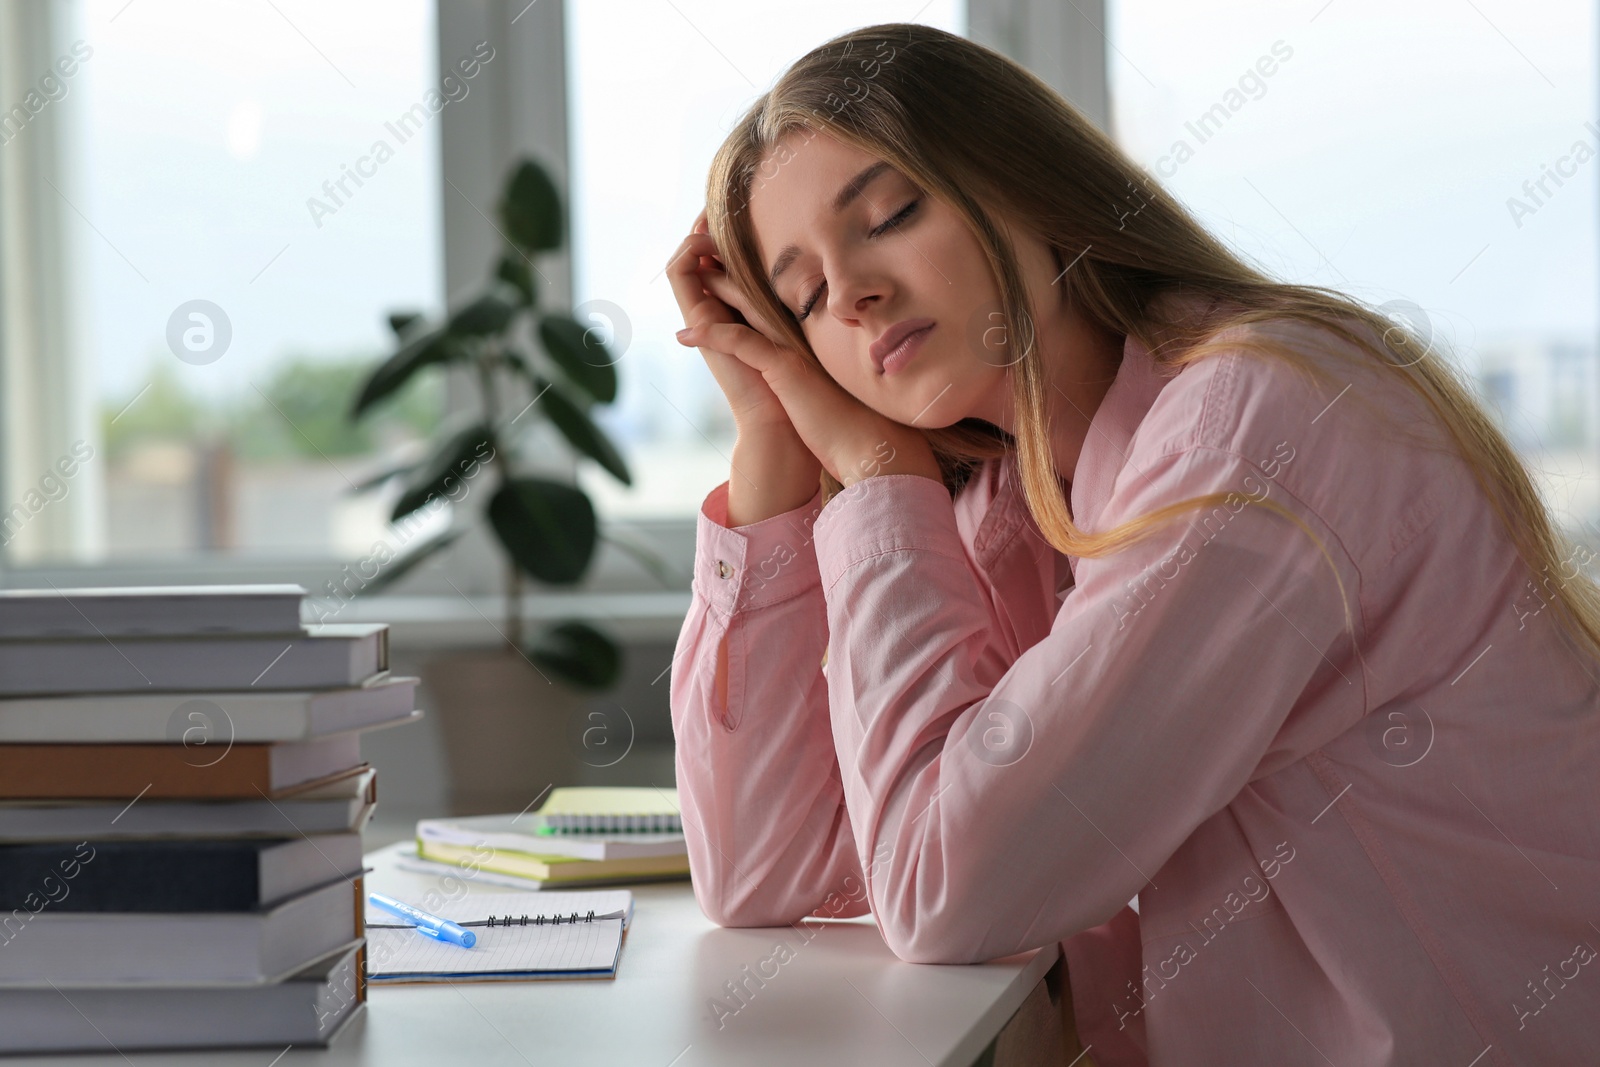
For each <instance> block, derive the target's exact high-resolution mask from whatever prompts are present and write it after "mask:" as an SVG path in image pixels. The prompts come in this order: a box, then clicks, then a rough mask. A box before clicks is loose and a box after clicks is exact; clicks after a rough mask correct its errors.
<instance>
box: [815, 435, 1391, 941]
mask: <svg viewBox="0 0 1600 1067" xmlns="http://www.w3.org/2000/svg"><path fill="white" fill-rule="evenodd" d="M1142 466H1143V469H1142V470H1141V472H1140V475H1139V477H1137V478H1130V479H1128V481H1127V482H1126V483H1125V484H1124V485H1123V486H1120V487H1119V489H1118V490H1117V491H1115V492H1114V493H1113V496H1112V499H1111V501H1110V502H1109V503H1108V505H1107V507H1106V510H1105V513H1104V514H1103V515H1102V516H1101V517H1100V519H1099V521H1097V523H1096V524H1095V529H1097V530H1105V529H1109V528H1111V527H1112V526H1113V525H1117V524H1120V523H1121V522H1123V521H1126V520H1127V519H1130V518H1135V517H1138V516H1140V515H1144V514H1147V513H1149V512H1151V511H1153V510H1155V509H1156V508H1159V507H1162V506H1165V505H1168V504H1172V503H1177V502H1180V501H1184V500H1187V499H1189V498H1191V497H1194V496H1199V495H1202V494H1207V493H1216V492H1221V493H1229V492H1231V493H1233V494H1235V496H1234V497H1232V498H1230V503H1229V504H1227V505H1224V506H1220V507H1217V508H1208V509H1204V510H1196V511H1190V512H1187V513H1185V514H1184V515H1182V516H1180V517H1179V518H1177V519H1175V520H1173V521H1172V522H1171V523H1170V524H1168V525H1167V526H1165V527H1162V528H1161V529H1160V530H1159V531H1158V532H1157V533H1156V534H1154V535H1152V536H1151V537H1149V538H1148V539H1146V540H1145V541H1143V542H1141V543H1139V544H1136V545H1134V546H1132V547H1130V548H1126V549H1124V550H1122V551H1121V552H1118V553H1115V554H1113V555H1111V556H1107V557H1104V558H1100V559H1090V558H1080V559H1079V560H1078V561H1077V568H1076V583H1075V585H1074V586H1073V588H1072V589H1071V590H1070V592H1068V594H1067V596H1066V598H1065V600H1064V601H1063V602H1062V604H1061V608H1060V611H1059V613H1058V614H1057V616H1056V620H1055V623H1054V625H1053V626H1052V628H1051V631H1050V633H1049V634H1048V635H1047V636H1046V637H1045V638H1043V639H1042V640H1040V641H1039V642H1038V643H1037V644H1035V645H1034V646H1033V647H1031V648H1029V649H1027V650H1026V651H1024V652H1023V653H1022V654H1021V655H1020V656H1019V657H1017V659H1016V660H1015V661H1014V662H1013V663H1012V664H1011V665H1010V666H1009V668H1006V669H1005V671H1004V673H1003V675H1002V676H1001V677H999V678H997V679H995V678H989V677H985V676H983V674H982V673H981V670H982V668H981V662H982V661H981V659H980V652H981V650H982V649H983V647H984V643H985V641H984V631H985V628H986V627H987V626H988V625H989V618H990V616H989V612H988V611H987V610H986V608H985V602H984V595H983V593H982V592H981V590H980V584H979V578H978V573H977V572H976V571H975V570H974V568H973V567H972V566H971V565H969V563H968V561H967V557H966V554H965V551H964V549H963V545H962V542H961V541H960V539H959V537H958V534H957V529H956V524H955V518H954V511H953V507H952V504H951V501H950V499H949V496H948V493H947V492H946V491H945V489H944V487H943V486H942V485H941V484H939V483H937V482H935V481H933V480H931V479H927V478H922V477H919V476H916V475H880V476H877V477H874V478H869V479H866V480H864V481H861V482H858V483H856V484H855V485H853V486H851V487H850V489H848V490H846V491H845V492H844V493H841V494H840V495H839V496H837V497H835V498H834V499H833V500H831V501H829V506H828V507H827V509H825V510H824V512H823V514H822V515H821V517H820V518H819V520H818V521H817V523H816V531H815V532H816V550H817V559H818V565H819V572H820V577H821V581H822V583H823V588H824V590H825V596H826V599H827V612H828V625H829V627H830V628H831V631H832V634H833V638H832V657H831V658H830V661H829V666H828V687H829V703H830V709H831V720H832V727H833V736H834V745H835V749H836V752H837V754H838V760H839V766H840V771H841V775H842V780H843V785H844V792H845V801H846V806H847V808H848V811H849V816H850V822H851V825H852V828H853V830H854V834H855V839H856V841H857V842H859V846H858V847H859V849H860V850H861V852H862V854H863V857H865V855H866V854H867V853H869V852H870V853H871V854H872V855H873V856H874V857H876V858H877V860H878V862H876V863H873V864H871V865H870V866H869V867H868V868H867V869H868V870H869V873H870V877H869V878H868V894H869V900H870V903H871V906H872V910H873V912H874V914H875V915H876V917H877V919H878V924H879V927H880V929H881V930H882V932H883V935H884V938H885V940H886V941H887V942H888V944H889V946H890V948H891V949H893V951H894V952H895V953H896V954H897V955H899V956H900V957H902V958H903V959H906V960H911V961H914V962H939V963H969V962H975V961H979V960H985V959H992V958H995V957H999V956H1004V955H1008V954H1011V953H1013V952H1018V951H1022V950H1023V949H1026V948H1032V947H1037V946H1040V945H1045V944H1048V943H1050V942H1052V941H1059V940H1064V939H1066V938H1069V937H1071V936H1073V935H1075V934H1077V933H1079V932H1081V931H1083V930H1087V929H1090V928H1093V927H1096V926H1099V925H1101V924H1103V923H1105V922H1107V921H1108V920H1109V919H1110V918H1111V917H1112V916H1113V915H1115V914H1117V913H1118V912H1119V911H1120V910H1121V909H1122V908H1123V907H1124V906H1125V905H1126V904H1127V902H1128V901H1129V900H1130V899H1131V898H1132V897H1133V896H1134V895H1135V894H1136V893H1137V892H1138V891H1139V889H1140V887H1141V886H1142V885H1144V884H1145V883H1146V882H1147V881H1149V879H1150V877H1151V876H1152V875H1153V874H1154V873H1155V872H1156V871H1157V870H1159V869H1160V867H1161V866H1162V864H1163V863H1164V862H1165V861H1166V860H1167V858H1168V857H1170V856H1171V855H1172V854H1173V853H1174V852H1175V851H1176V850H1177V849H1178V847H1179V846H1180V845H1181V844H1182V843H1183V841H1184V840H1185V839H1186V838H1187V837H1188V836H1189V834H1190V833H1191V832H1192V831H1193V830H1194V829H1195V828H1196V827H1197V826H1198V825H1199V824H1200V823H1201V822H1202V821H1204V820H1205V819H1206V818H1208V817H1210V816H1211V815H1212V814H1214V813H1215V812H1217V811H1219V810H1221V809H1222V808H1223V807H1225V806H1226V805H1227V804H1228V803H1229V802H1230V801H1231V800H1232V799H1233V798H1234V797H1235V796H1236V795H1237V794H1238V793H1239V792H1240V790H1241V789H1242V788H1243V787H1244V786H1245V784H1246V783H1247V782H1248V781H1249V779H1250V778H1251V776H1252V772H1253V771H1254V769H1255V768H1256V767H1257V766H1258V764H1259V763H1260V761H1261V760H1262V757H1263V755H1264V754H1266V753H1267V752H1268V750H1269V747H1270V746H1271V745H1272V742H1273V739H1274V737H1275V735H1276V734H1277V732H1278V731H1279V728H1280V727H1281V726H1282V725H1283V723H1284V721H1285V719H1286V718H1287V717H1288V715H1289V712H1290V710H1291V708H1292V707H1293V706H1294V704H1295V703H1296V701H1297V700H1298V699H1299V697H1300V695H1301V694H1302V692H1304V691H1305V689H1306V688H1307V686H1308V683H1310V681H1311V679H1312V676H1313V674H1314V673H1315V672H1317V671H1318V670H1319V669H1322V670H1337V668H1333V666H1332V664H1331V662H1330V661H1329V659H1328V658H1327V656H1326V655H1325V652H1326V650H1328V649H1329V648H1330V646H1332V645H1333V644H1334V643H1335V642H1336V640H1337V639H1338V638H1339V636H1340V635H1341V633H1342V632H1343V631H1344V629H1345V607H1344V605H1345V601H1344V599H1343V598H1342V597H1341V592H1340V583H1341V581H1342V583H1343V587H1344V589H1345V590H1346V591H1349V595H1350V596H1351V597H1352V602H1353V598H1354V596H1355V593H1354V582H1353V577H1352V576H1353V574H1354V571H1353V569H1350V570H1349V571H1347V572H1346V571H1342V572H1341V573H1339V577H1338V578H1337V579H1336V577H1335V574H1336V572H1335V570H1334V569H1333V568H1331V567H1330V566H1329V563H1328V562H1326V561H1325V558H1324V556H1323V554H1322V551H1321V550H1320V549H1319V548H1318V547H1317V544H1316V542H1315V541H1313V540H1312V539H1311V538H1309V537H1308V536H1307V535H1306V533H1305V532H1304V531H1302V530H1301V529H1299V527H1297V526H1296V525H1295V524H1294V523H1292V522H1290V521H1289V520H1288V519H1286V518H1284V517H1283V516H1281V515H1277V514H1273V513H1271V512H1270V511H1268V510H1267V509H1266V508H1264V507H1261V506H1259V505H1257V504H1253V503H1245V502H1244V498H1245V497H1249V498H1250V499H1252V500H1254V499H1264V498H1266V497H1268V496H1270V497H1271V499H1272V500H1273V501H1274V502H1276V503H1277V504H1279V505H1281V506H1284V507H1286V508H1288V509H1289V510H1290V511H1291V513H1293V514H1295V515H1296V516H1298V517H1299V518H1300V519H1301V520H1302V521H1304V522H1306V523H1307V524H1308V526H1309V527H1310V528H1311V529H1312V530H1314V531H1317V536H1318V537H1319V538H1320V539H1321V540H1322V542H1323V543H1324V544H1325V545H1326V546H1327V548H1328V551H1329V553H1330V556H1331V558H1332V559H1334V560H1343V559H1344V558H1345V557H1343V556H1342V554H1341V550H1340V549H1339V548H1338V545H1337V542H1336V539H1335V538H1333V537H1332V536H1330V531H1327V529H1326V527H1325V525H1324V524H1323V523H1322V522H1321V520H1320V519H1318V518H1316V516H1314V515H1313V514H1312V512H1311V511H1310V510H1309V509H1308V508H1306V507H1305V506H1304V505H1303V504H1301V503H1300V502H1298V501H1297V500H1295V499H1294V498H1293V497H1291V496H1290V494H1289V493H1288V492H1287V490H1285V489H1283V488H1282V487H1281V486H1278V485H1275V484H1270V483H1269V480H1268V479H1267V478H1266V476H1265V475H1264V474H1262V473H1261V472H1260V470H1259V469H1258V468H1257V467H1255V466H1254V465H1253V464H1251V463H1250V462H1249V461H1248V460H1246V459H1244V458H1243V457H1241V456H1239V455H1236V454H1234V453H1231V452H1227V451H1224V450H1221V449H1217V448H1212V447H1209V446H1200V447H1195V448H1192V449H1189V450H1186V451H1180V452H1176V453H1171V454H1167V455H1163V456H1160V457H1157V458H1154V459H1149V460H1143V461H1142ZM1236 504H1237V506H1235V505H1236ZM1338 566H1339V567H1340V568H1341V570H1342V568H1344V567H1345V564H1344V563H1343V562H1341V563H1339V564H1338ZM991 673H992V671H991ZM1333 681H1334V682H1335V683H1338V682H1339V681H1340V679H1339V678H1338V677H1334V678H1333ZM1345 682H1347V683H1349V682H1355V683H1356V684H1359V680H1358V679H1349V678H1346V679H1345Z"/></svg>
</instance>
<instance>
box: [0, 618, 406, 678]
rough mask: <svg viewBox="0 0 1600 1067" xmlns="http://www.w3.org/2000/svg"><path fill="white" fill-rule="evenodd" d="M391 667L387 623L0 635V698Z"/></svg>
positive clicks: (353, 673) (367, 672) (369, 672)
mask: <svg viewBox="0 0 1600 1067" xmlns="http://www.w3.org/2000/svg"><path fill="white" fill-rule="evenodd" d="M388 669H389V627H388V625H387V624H385V623H328V624H325V625H322V626H306V627H303V628H302V629H301V632H299V633H297V634H278V635H267V634H231V635H210V636H205V635H202V636H178V637H118V638H102V637H91V638H82V637H80V638H67V637H62V638H41V639H28V640H16V641H0V696H26V695H30V694H66V693H107V692H146V693H148V692H151V691H154V690H181V691H183V692H195V691H200V690H216V689H247V690H248V689H256V690H261V689H327V688H332V687H336V686H357V685H362V684H363V683H365V682H366V681H367V680H368V679H369V678H371V677H372V676H373V675H374V674H376V673H378V672H379V671H386V670H388Z"/></svg>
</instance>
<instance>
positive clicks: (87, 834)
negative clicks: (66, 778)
mask: <svg viewBox="0 0 1600 1067" xmlns="http://www.w3.org/2000/svg"><path fill="white" fill-rule="evenodd" d="M377 773H378V772H377V771H375V770H373V769H372V768H371V767H365V766H364V767H363V768H362V769H361V771H360V772H359V773H356V774H350V775H347V776H345V777H342V778H338V779H335V780H333V781H331V782H325V783H322V784H319V785H315V786H312V787H311V788H309V789H304V790H300V791H297V792H291V793H290V794H289V795H287V796H282V797H278V798H277V799H276V800H267V799H264V798H263V799H259V800H151V799H150V798H148V797H146V798H143V799H139V800H137V801H135V802H134V803H132V804H130V803H128V802H127V801H124V800H116V801H100V800H91V801H85V800H7V801H0V841H4V842H10V841H85V840H120V839H124V838H138V837H221V836H237V837H283V836H286V835H291V834H294V835H298V834H302V833H304V834H326V833H337V832H339V831H344V830H360V829H361V828H362V827H364V826H366V825H367V822H368V821H369V820H370V819H371V818H372V811H373V808H374V806H375V805H376V803H377V792H376V781H377Z"/></svg>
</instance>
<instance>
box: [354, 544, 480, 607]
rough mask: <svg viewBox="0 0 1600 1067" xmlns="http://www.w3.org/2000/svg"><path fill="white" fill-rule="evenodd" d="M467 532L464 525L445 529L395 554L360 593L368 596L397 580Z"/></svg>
mask: <svg viewBox="0 0 1600 1067" xmlns="http://www.w3.org/2000/svg"><path fill="white" fill-rule="evenodd" d="M466 532H467V528H466V527H461V528H460V529H455V530H446V531H444V532H443V533H441V534H439V535H438V536H437V537H434V538H432V539H430V540H428V541H424V542H423V543H422V544H420V545H418V546H417V547H416V548H414V549H412V550H411V551H410V552H407V553H405V554H404V555H401V556H396V557H395V558H394V559H392V560H390V561H389V563H388V564H387V565H385V566H384V567H382V568H381V569H380V570H379V571H378V574H377V576H376V577H374V578H373V579H371V580H370V581H368V582H367V584H366V585H364V586H362V587H361V595H362V596H368V595H370V594H372V593H376V592H379V591H380V590H382V589H383V588H385V587H386V586H388V585H390V584H391V583H393V582H397V581H399V580H400V579H401V578H403V577H405V576H406V575H407V574H409V573H411V571H412V570H413V569H414V568H416V567H417V566H418V565H419V564H421V563H424V562H426V561H427V560H429V559H432V558H433V557H434V556H435V555H437V554H438V553H439V552H440V551H442V550H443V549H445V548H447V547H449V546H450V545H452V544H454V543H455V542H456V540H457V539H458V538H460V537H461V536H462V535H463V534H465V533H466Z"/></svg>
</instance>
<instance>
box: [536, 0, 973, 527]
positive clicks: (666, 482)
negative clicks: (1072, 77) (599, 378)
mask: <svg viewBox="0 0 1600 1067" xmlns="http://www.w3.org/2000/svg"><path fill="white" fill-rule="evenodd" d="M915 9H916V5H915V4H907V3H905V2H904V0H827V2H819V3H806V4H800V5H783V6H781V7H779V6H778V5H752V4H749V3H739V2H736V0H674V2H673V3H665V2H663V0H571V2H569V4H568V7H567V20H568V21H567V36H568V56H569V59H568V64H569V67H568V71H569V81H570V85H571V90H570V91H571V94H572V95H571V101H570V105H569V107H570V115H571V122H570V124H569V129H570V131H571V134H570V137H571V160H572V162H571V169H572V174H571V180H570V182H569V186H568V187H569V188H570V189H571V190H572V194H571V196H572V212H573V227H572V229H573V235H574V240H573V247H574V269H573V273H574V292H575V295H576V301H577V305H578V307H580V308H582V307H584V305H585V304H586V302H589V301H594V302H595V303H594V304H593V305H591V306H593V307H595V308H597V309H603V308H604V304H602V303H601V302H604V303H605V304H610V305H613V306H615V307H616V308H620V309H621V311H622V312H623V314H624V315H625V316H626V322H627V328H628V331H629V334H630V337H629V339H628V342H627V348H626V352H625V353H624V354H623V355H622V357H621V359H620V360H619V363H618V370H619V372H620V379H621V388H620V390H619V395H618V397H617V403H616V405H615V406H614V407H613V408H612V409H610V410H603V411H600V412H598V413H597V414H598V416H599V417H600V418H602V419H603V420H604V422H605V425H606V428H607V429H608V430H609V431H610V432H611V433H612V434H613V436H614V437H615V438H616V439H617V442H618V444H619V446H620V447H623V448H624V449H625V450H626V452H627V456H628V462H629V464H630V465H631V467H632V469H633V473H634V475H635V477H634V482H635V484H634V486H633V488H632V489H629V488H626V487H623V486H620V485H618V484H617V483H615V482H614V481H612V480H611V479H610V478H608V477H606V475H605V474H604V473H602V472H595V471H584V472H583V473H582V474H581V475H580V477H581V479H582V483H583V486H584V489H585V490H586V491H587V492H588V493H589V494H590V496H591V497H592V498H593V499H594V500H595V504H596V506H597V507H598V508H599V509H600V510H601V512H602V513H603V514H605V515H609V516H612V517H623V516H627V517H652V518H656V517H659V518H665V517H681V518H686V519H689V518H692V517H693V516H694V515H695V513H696V512H697V511H698V510H699V508H700V503H701V501H702V500H704V498H705V495H706V493H707V492H709V491H710V490H711V489H712V487H714V486H716V485H717V484H718V483H720V482H722V481H723V480H725V479H726V478H727V477H728V462H729V460H728V457H729V454H730V449H731V447H732V443H733V426H732V423H731V421H730V420H729V419H728V415H727V401H726V400H725V399H724V397H723V395H722V392H721V390H719V389H718V388H717V385H716V382H715V380H714V379H713V378H712V377H711V373H710V371H709V370H707V369H706V366H705V361H704V360H703V359H702V358H701V357H700V354H699V353H698V352H696V351H695V350H694V349H688V348H684V347H682V346H681V345H679V344H678V343H677V341H676V340H675V339H674V338H673V333H674V332H676V331H677V330H679V329H681V328H682V327H683V316H682V314H681V313H680V312H679V311H678V305H677V302H676V301H675V300H674V299H673V297H672V290H671V287H670V286H669V285H668V283H667V279H666V276H665V275H664V274H663V273H662V266H663V265H664V264H665V263H666V261H667V258H668V257H669V256H670V255H671V254H672V251H673V249H674V248H676V247H677V245H678V242H679V241H681V240H682V239H683V236H684V235H685V234H687V233H688V232H689V225H690V223H691V222H693V220H694V217H695V215H696V214H698V213H699V211H700V209H701V208H702V207H703V206H704V204H705V180H706V171H707V170H708V169H709V167H710V164H711V157H712V154H713V153H714V152H715V151H716V148H717V145H719V144H720V143H721V141H722V138H723V136H724V135H725V133H726V131H727V130H728V128H729V127H731V126H732V125H733V123H734V121H736V120H737V119H738V117H739V115H740V114H742V113H743V111H744V110H745V108H746V107H748V106H749V105H750V103H752V102H753V101H754V100H755V98H756V97H757V96H759V95H760V94H761V92H763V91H764V90H766V89H767V88H768V87H769V86H770V85H771V83H772V82H773V81H774V80H776V78H777V76H778V75H779V74H780V73H782V71H783V70H784V68H785V67H787V66H788V65H789V64H790V63H792V62H794V60H795V59H797V58H799V56H800V54H801V53H802V52H803V51H804V50H805V49H806V48H808V47H811V46H814V45H817V44H821V43H822V42H823V41H825V40H827V39H828V38H830V37H833V36H835V35H837V34H839V33H843V32H844V31H846V30H849V29H853V28H855V27H857V26H868V25H872V24H873V23H877V22H900V21H907V20H914V21H917V22H922V23H926V24H928V25H933V26H938V27H940V28H942V29H946V30H950V31H952V32H958V33H959V32H962V31H963V29H964V28H965V23H966V14H965V5H964V4H963V3H962V2H961V0H932V2H931V3H927V4H925V5H923V7H922V10H920V11H916V10H915ZM597 314H600V315H601V316H603V317H602V318H600V319H594V320H592V321H596V322H597V323H603V322H604V321H605V318H606V317H610V316H611V314H612V313H608V312H606V311H604V310H599V311H597ZM601 328H602V329H607V328H609V327H608V326H601Z"/></svg>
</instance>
